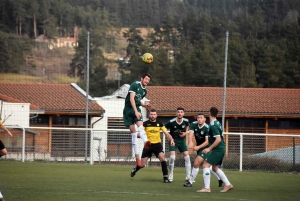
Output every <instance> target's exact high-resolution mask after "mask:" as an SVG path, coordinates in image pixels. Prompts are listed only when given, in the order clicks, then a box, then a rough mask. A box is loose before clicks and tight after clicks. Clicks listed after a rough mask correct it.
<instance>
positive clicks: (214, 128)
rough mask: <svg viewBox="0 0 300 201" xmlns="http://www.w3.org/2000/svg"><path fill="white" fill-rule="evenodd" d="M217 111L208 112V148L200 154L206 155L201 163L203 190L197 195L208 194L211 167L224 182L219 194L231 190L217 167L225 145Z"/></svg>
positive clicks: (211, 109) (214, 108)
mask: <svg viewBox="0 0 300 201" xmlns="http://www.w3.org/2000/svg"><path fill="white" fill-rule="evenodd" d="M218 112H219V111H218V109H217V108H216V107H212V108H210V110H209V120H210V124H209V133H208V141H209V146H208V147H207V148H205V149H204V150H203V151H202V153H203V154H207V157H206V159H205V161H204V162H203V165H202V167H203V180H204V188H202V189H201V190H198V191H196V192H199V193H210V170H209V167H210V166H211V165H212V169H213V171H214V172H215V173H217V175H218V176H219V177H220V178H221V180H222V181H223V182H224V184H225V186H224V189H223V190H221V191H220V192H221V193H225V192H227V191H229V190H231V189H233V185H232V184H231V183H230V182H229V180H228V179H227V177H226V175H225V173H224V172H223V171H222V170H221V169H220V168H219V165H221V164H222V160H223V157H224V154H225V150H226V145H225V142H224V138H223V131H222V126H221V124H220V122H219V121H218V120H217V115H218Z"/></svg>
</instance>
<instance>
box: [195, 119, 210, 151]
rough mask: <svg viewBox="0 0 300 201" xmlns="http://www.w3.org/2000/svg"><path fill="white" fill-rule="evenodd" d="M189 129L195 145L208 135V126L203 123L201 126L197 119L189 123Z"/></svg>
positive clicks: (203, 140)
mask: <svg viewBox="0 0 300 201" xmlns="http://www.w3.org/2000/svg"><path fill="white" fill-rule="evenodd" d="M190 131H193V132H194V136H195V139H196V143H197V146H198V145H200V144H202V143H203V142H205V137H208V132H209V126H208V125H207V124H206V123H204V124H203V125H202V126H201V127H200V126H199V124H198V122H197V121H194V122H193V123H191V125H190Z"/></svg>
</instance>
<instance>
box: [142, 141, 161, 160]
mask: <svg viewBox="0 0 300 201" xmlns="http://www.w3.org/2000/svg"><path fill="white" fill-rule="evenodd" d="M161 152H163V153H164V151H163V147H162V145H161V143H156V144H151V145H150V147H149V148H148V149H143V153H142V158H146V157H148V158H150V157H151V156H152V153H153V154H155V156H156V158H158V154H159V153H161Z"/></svg>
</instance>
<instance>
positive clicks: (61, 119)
mask: <svg viewBox="0 0 300 201" xmlns="http://www.w3.org/2000/svg"><path fill="white" fill-rule="evenodd" d="M89 120H90V118H89ZM52 123H53V125H55V126H85V117H83V116H53V117H52Z"/></svg>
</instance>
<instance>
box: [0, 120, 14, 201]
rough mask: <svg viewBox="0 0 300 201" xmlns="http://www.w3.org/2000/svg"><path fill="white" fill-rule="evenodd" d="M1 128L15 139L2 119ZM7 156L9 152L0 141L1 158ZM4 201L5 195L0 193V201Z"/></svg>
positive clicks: (0, 121)
mask: <svg viewBox="0 0 300 201" xmlns="http://www.w3.org/2000/svg"><path fill="white" fill-rule="evenodd" d="M0 118H1V117H0ZM0 128H2V129H3V130H4V131H6V132H7V133H8V135H9V136H10V137H13V134H12V133H11V132H10V131H9V130H8V129H7V128H6V127H5V126H4V125H3V124H2V120H1V119H0ZM6 154H7V150H6V148H5V146H4V144H3V142H2V141H1V140H0V157H1V156H4V155H6ZM2 200H3V195H2V193H1V192H0V201H2Z"/></svg>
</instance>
